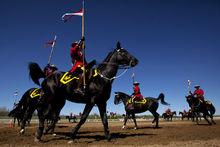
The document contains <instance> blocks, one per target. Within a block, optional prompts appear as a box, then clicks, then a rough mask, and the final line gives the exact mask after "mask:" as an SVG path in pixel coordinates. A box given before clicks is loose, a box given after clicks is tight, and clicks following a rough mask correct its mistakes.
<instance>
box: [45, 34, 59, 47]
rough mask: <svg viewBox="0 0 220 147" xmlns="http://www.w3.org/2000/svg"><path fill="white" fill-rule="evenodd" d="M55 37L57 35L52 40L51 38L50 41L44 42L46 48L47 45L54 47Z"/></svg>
mask: <svg viewBox="0 0 220 147" xmlns="http://www.w3.org/2000/svg"><path fill="white" fill-rule="evenodd" d="M56 39H57V36H55V37H54V40H52V41H47V42H46V43H45V47H46V48H47V47H52V48H53V47H54V45H55V42H56Z"/></svg>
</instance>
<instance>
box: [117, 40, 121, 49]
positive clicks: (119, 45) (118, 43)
mask: <svg viewBox="0 0 220 147" xmlns="http://www.w3.org/2000/svg"><path fill="white" fill-rule="evenodd" d="M116 47H117V49H120V48H121V43H120V42H119V41H118V42H117V46H116Z"/></svg>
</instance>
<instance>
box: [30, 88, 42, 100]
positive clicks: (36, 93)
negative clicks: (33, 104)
mask: <svg viewBox="0 0 220 147" xmlns="http://www.w3.org/2000/svg"><path fill="white" fill-rule="evenodd" d="M40 92H41V91H40V89H39V88H36V89H34V90H33V91H30V93H29V94H30V97H31V98H36V97H39V96H40Z"/></svg>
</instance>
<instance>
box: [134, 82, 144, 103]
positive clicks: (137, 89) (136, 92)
mask: <svg viewBox="0 0 220 147" xmlns="http://www.w3.org/2000/svg"><path fill="white" fill-rule="evenodd" d="M133 89H134V93H133V95H134V100H137V101H138V100H142V99H143V96H142V95H141V92H140V87H139V86H138V85H135V86H134V88H133Z"/></svg>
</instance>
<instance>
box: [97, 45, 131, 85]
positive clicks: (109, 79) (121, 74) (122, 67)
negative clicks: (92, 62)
mask: <svg viewBox="0 0 220 147" xmlns="http://www.w3.org/2000/svg"><path fill="white" fill-rule="evenodd" d="M121 49H122V48H120V49H117V50H116V51H117V53H118V54H122V53H121V52H120V50H121ZM112 54H113V53H112ZM121 56H123V55H121ZM116 60H118V58H116ZM131 63H132V61H130V62H129V65H121V66H120V65H118V64H116V63H108V62H104V63H101V64H108V65H115V66H118V69H124V71H123V72H121V73H120V74H119V75H118V76H114V77H111V78H108V77H106V76H104V75H103V74H101V73H100V72H98V71H97V73H98V75H99V76H100V77H101V78H103V79H106V80H108V81H112V80H114V79H117V78H119V77H121V76H123V75H124V74H125V73H126V72H127V71H128V69H129V68H131Z"/></svg>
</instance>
